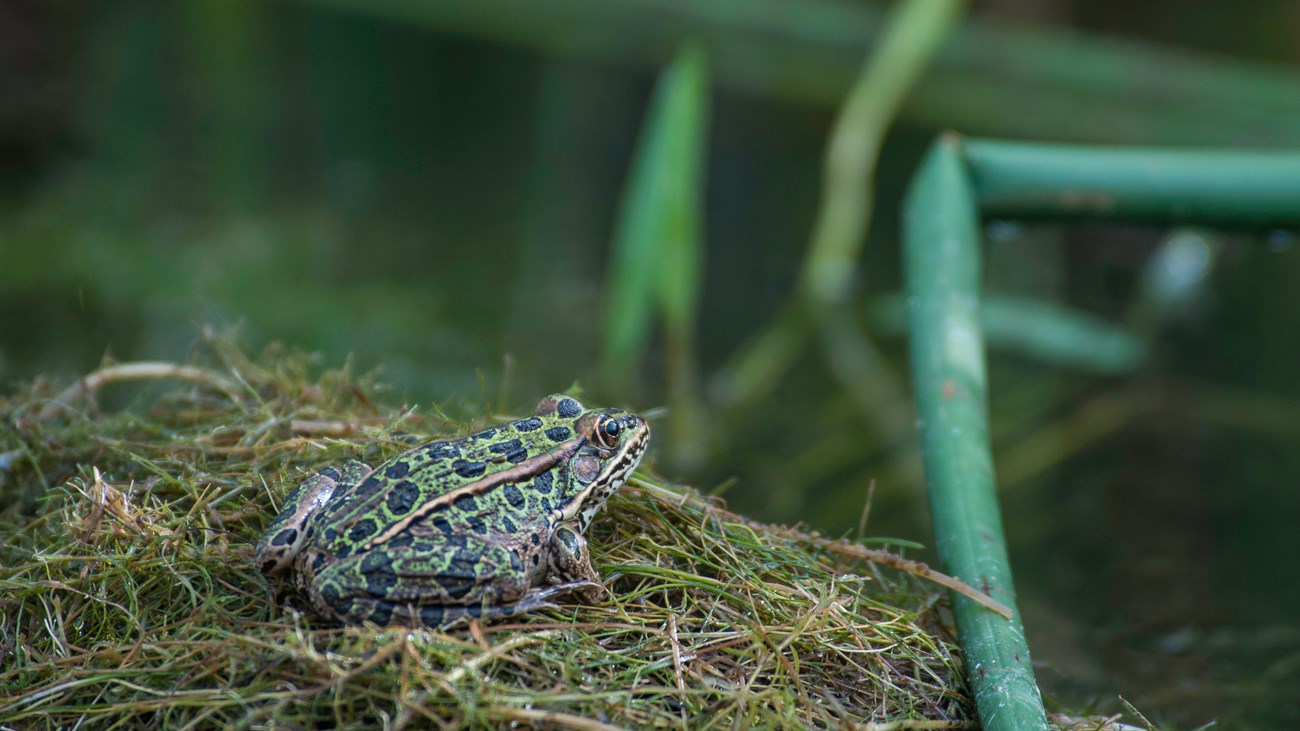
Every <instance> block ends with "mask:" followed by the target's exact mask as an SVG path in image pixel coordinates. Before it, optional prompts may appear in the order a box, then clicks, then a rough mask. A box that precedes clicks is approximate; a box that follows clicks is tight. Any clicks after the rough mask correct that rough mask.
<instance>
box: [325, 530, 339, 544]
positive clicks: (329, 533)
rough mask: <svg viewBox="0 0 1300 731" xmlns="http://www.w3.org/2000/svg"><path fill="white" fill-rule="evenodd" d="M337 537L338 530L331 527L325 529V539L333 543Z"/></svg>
mask: <svg viewBox="0 0 1300 731" xmlns="http://www.w3.org/2000/svg"><path fill="white" fill-rule="evenodd" d="M338 537H339V532H338V531H336V530H334V529H333V528H326V529H325V540H327V541H329V542H331V543H333V542H334V541H336V540H338Z"/></svg>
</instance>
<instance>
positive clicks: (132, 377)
mask: <svg viewBox="0 0 1300 731" xmlns="http://www.w3.org/2000/svg"><path fill="white" fill-rule="evenodd" d="M163 378H175V379H179V380H182V381H193V382H195V383H202V384H204V385H207V386H211V387H213V388H215V389H217V390H219V391H223V392H225V393H227V394H236V393H238V392H239V388H238V387H237V386H236V385H235V384H234V383H233V382H231V381H230V380H228V379H226V378H224V377H222V376H219V375H217V374H216V373H213V372H211V371H208V370H204V369H202V368H196V367H194V366H185V365H179V364H176V363H166V362H159V361H141V362H139V363H120V364H118V365H111V366H105V367H103V368H100V369H99V370H97V371H94V372H92V373H89V374H87V375H85V376H83V377H82V378H81V379H80V380H78V381H77V382H76V383H74V384H72V385H71V386H68V387H67V388H65V389H64V390H63V391H62V392H61V393H60V394H59V395H58V396H55V397H54V398H53V399H52V400H51V401H50V402H49V403H48V404H46V405H45V408H43V409H41V410H40V412H39V413H38V414H37V415H36V418H38V419H40V420H42V421H44V420H46V419H52V418H54V416H55V415H56V414H58V413H59V412H60V411H69V410H71V408H72V407H71V406H70V404H71V403H72V401H74V400H76V399H79V398H82V397H85V396H89V395H91V394H93V393H94V392H95V391H98V390H99V389H100V388H102V387H103V386H105V385H106V384H109V383H113V382H116V381H139V380H157V379H163Z"/></svg>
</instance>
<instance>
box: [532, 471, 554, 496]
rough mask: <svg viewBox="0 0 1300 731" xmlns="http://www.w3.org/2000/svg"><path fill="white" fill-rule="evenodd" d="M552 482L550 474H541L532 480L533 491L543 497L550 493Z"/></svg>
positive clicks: (552, 478)
mask: <svg viewBox="0 0 1300 731" xmlns="http://www.w3.org/2000/svg"><path fill="white" fill-rule="evenodd" d="M554 480H555V477H554V475H552V474H551V473H550V472H543V473H542V474H540V475H538V476H537V478H536V479H534V480H533V489H534V490H536V491H537V492H540V493H542V494H543V495H545V494H547V493H549V492H550V491H551V486H552V485H553V484H554Z"/></svg>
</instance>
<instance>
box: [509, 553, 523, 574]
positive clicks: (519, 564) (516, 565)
mask: <svg viewBox="0 0 1300 731" xmlns="http://www.w3.org/2000/svg"><path fill="white" fill-rule="evenodd" d="M510 570H511V571H514V572H515V573H516V574H517V573H519V572H520V571H523V570H524V562H523V561H521V560H519V554H518V553H515V552H514V551H511V552H510Z"/></svg>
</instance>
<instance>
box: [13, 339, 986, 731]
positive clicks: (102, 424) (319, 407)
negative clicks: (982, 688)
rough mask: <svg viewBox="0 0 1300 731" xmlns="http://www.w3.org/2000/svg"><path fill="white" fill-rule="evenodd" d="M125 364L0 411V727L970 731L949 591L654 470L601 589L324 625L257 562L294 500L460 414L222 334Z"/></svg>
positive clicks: (610, 525)
mask: <svg viewBox="0 0 1300 731" xmlns="http://www.w3.org/2000/svg"><path fill="white" fill-rule="evenodd" d="M133 367H134V368H136V370H135V371H127V370H124V369H122V368H117V367H109V368H106V369H102V370H101V371H99V372H98V375H96V376H94V377H93V378H89V379H85V380H83V381H81V382H79V383H76V384H73V385H72V386H71V387H69V388H66V389H63V390H60V389H58V388H56V385H55V384H52V383H48V382H37V383H34V384H31V385H30V386H28V387H26V388H24V389H22V390H21V391H19V392H17V393H15V394H13V395H11V396H9V397H7V398H5V399H3V400H0V410H3V412H4V415H5V418H4V423H3V425H0V506H3V507H0V727H6V728H8V727H14V728H28V727H37V728H39V727H70V726H74V725H75V726H78V727H81V728H97V727H163V728H189V727H213V726H223V727H263V726H287V727H315V726H321V725H330V726H337V727H340V728H371V727H380V726H382V727H385V728H389V727H392V728H398V727H404V726H408V725H412V724H414V725H416V726H428V725H437V726H443V727H462V726H497V725H505V724H518V725H526V726H540V727H562V728H578V729H604V728H614V727H634V728H648V727H652V726H669V727H686V726H689V727H691V728H736V727H740V728H744V727H768V728H776V727H787V728H788V727H820V728H824V727H858V728H866V729H908V728H913V729H921V728H927V729H947V728H973V727H974V724H973V723H972V722H971V719H972V718H973V715H972V714H973V707H972V705H971V702H970V700H969V698H968V696H967V693H966V689H965V685H964V681H963V679H962V674H961V664H960V655H959V652H958V650H957V649H956V648H955V647H954V646H953V645H952V644H951V640H950V639H949V638H950V633H949V632H948V630H947V629H946V628H945V626H944V624H943V622H942V612H943V610H942V609H941V608H942V607H943V605H944V600H942V599H941V593H940V592H941V590H940V588H939V587H938V586H937V585H935V584H933V583H930V582H928V581H922V580H920V579H918V578H916V577H915V576H912V575H909V574H905V573H899V572H897V571H894V570H893V569H890V568H888V567H885V566H881V565H880V564H878V563H874V562H873V563H864V562H863V561H862V560H861V559H860V558H858V557H855V555H854V554H855V551H856V549H857V548H859V547H858V546H857V545H856V544H852V543H848V542H837V541H828V540H826V539H824V538H821V537H819V536H817V535H815V534H811V533H805V532H802V531H800V530H797V529H788V528H775V527H770V526H766V525H761V524H757V523H754V522H752V521H749V520H746V519H744V518H742V517H740V516H738V515H735V514H732V513H730V512H728V511H726V510H725V508H723V507H722V506H721V504H720V503H718V502H717V501H714V500H708V499H704V498H702V497H700V496H699V495H698V494H696V493H695V492H693V491H691V490H690V489H687V488H680V487H675V486H670V485H666V484H664V483H663V482H661V481H659V480H656V479H653V478H651V477H648V476H646V474H645V473H644V472H643V473H642V474H640V475H638V477H637V478H635V479H634V480H633V481H632V482H631V483H630V484H629V485H628V486H627V487H625V488H624V489H623V490H622V491H621V492H620V494H618V495H616V496H615V498H614V499H612V500H611V501H610V503H609V505H608V506H607V509H606V511H605V512H604V513H603V514H602V515H601V517H599V518H598V519H597V521H596V523H595V524H594V525H593V527H592V530H591V533H590V536H589V537H590V538H591V539H592V545H593V550H594V559H595V563H596V566H597V569H598V570H599V571H600V572H601V574H602V575H603V576H604V577H605V580H606V584H607V586H608V589H609V592H608V595H607V596H606V598H605V599H604V600H603V601H602V602H600V603H599V604H598V605H594V606H571V607H570V606H566V607H563V608H562V609H560V610H558V611H554V612H550V613H539V614H536V615H531V616H528V617H525V618H522V619H518V620H513V621H511V622H510V623H499V624H489V625H477V624H475V625H471V627H470V628H469V629H468V630H459V631H452V632H449V633H440V632H433V631H424V630H421V631H410V630H406V629H401V628H377V627H373V626H366V627H339V626H336V625H330V624H328V623H325V622H323V621H322V620H320V619H319V618H317V617H315V616H313V615H312V614H311V613H310V612H309V611H307V610H305V609H304V610H301V611H300V608H302V607H304V606H305V605H304V602H303V600H302V599H301V598H298V597H296V596H294V595H293V594H292V592H291V591H289V590H288V589H287V587H286V586H285V585H284V584H283V582H279V581H268V580H267V579H265V578H264V577H263V576H262V575H261V574H260V573H259V572H258V571H257V569H256V567H255V566H253V564H252V558H251V554H252V546H253V543H254V542H255V540H256V538H257V536H258V535H259V533H260V531H261V529H262V527H263V526H264V525H265V523H266V522H267V521H268V520H269V518H270V517H271V516H272V515H273V514H274V513H275V508H276V507H278V501H279V500H280V499H281V498H282V497H283V496H284V495H285V494H286V493H287V491H288V490H289V489H290V487H291V486H292V485H293V484H294V483H295V481H296V480H297V479H298V478H299V477H300V476H301V475H302V474H303V473H304V472H305V471H307V470H311V469H315V468H319V467H322V466H324V465H327V464H331V463H336V462H338V461H340V460H342V459H344V458H346V457H349V456H355V455H360V456H362V457H363V458H365V459H370V460H382V459H383V458H385V457H387V456H391V455H392V454H395V453H397V452H398V451H400V450H402V449H403V448H404V447H405V446H406V441H405V440H406V439H408V438H410V436H411V435H415V436H418V437H419V438H425V437H429V436H433V435H440V434H447V433H451V432H454V431H457V430H459V429H462V428H464V427H466V426H468V424H463V423H455V422H453V421H452V420H450V419H448V418H447V417H445V416H444V415H441V414H440V413H437V412H436V411H435V412H433V413H430V412H427V411H423V410H415V409H400V410H399V409H390V408H386V407H384V406H381V405H380V403H381V397H382V388H381V386H380V385H379V384H377V383H376V382H375V381H374V380H373V379H372V378H370V377H367V376H361V377H358V376H356V375H355V374H353V373H352V372H351V371H350V369H349V368H347V367H344V368H341V369H326V370H324V371H323V372H321V371H320V369H319V368H317V367H315V366H314V365H313V363H312V361H311V359H310V358H308V357H306V356H303V355H301V354H295V353H290V352H287V351H285V350H283V349H281V348H272V349H270V350H268V351H267V352H266V353H264V354H263V355H262V356H261V357H259V358H257V359H251V358H249V357H248V356H247V355H246V354H245V353H244V352H243V351H241V350H240V349H239V348H238V347H236V346H235V345H233V344H232V343H231V342H230V341H229V340H226V339H223V338H218V337H208V338H206V339H205V340H204V341H203V342H202V343H201V344H200V345H199V346H198V347H197V348H196V350H195V353H194V356H193V357H192V359H191V362H190V363H189V364H187V365H185V366H183V367H177V366H170V365H162V364H153V365H152V366H149V367H139V366H133ZM168 369H170V370H168ZM105 374H107V375H105ZM164 376H165V377H167V378H171V379H179V381H180V384H179V385H177V384H175V383H173V382H170V381H168V382H166V383H164V382H161V381H155V379H156V378H158V377H164ZM127 378H132V379H145V380H146V381H147V383H146V384H145V386H144V387H143V388H142V389H138V390H137V391H136V392H135V394H134V395H133V396H132V397H131V398H129V399H127V400H128V401H129V402H130V405H129V407H127V408H104V409H100V408H98V407H97V406H96V405H95V399H96V397H97V396H101V397H102V396H111V395H113V392H114V391H120V390H121V389H122V388H123V386H120V385H114V386H111V388H110V387H109V386H110V384H111V383H112V382H113V381H115V380H123V379H127ZM491 420H492V419H491V418H488V419H480V420H476V421H475V423H482V422H483V421H491Z"/></svg>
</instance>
